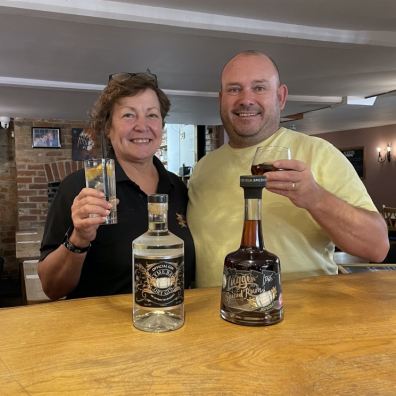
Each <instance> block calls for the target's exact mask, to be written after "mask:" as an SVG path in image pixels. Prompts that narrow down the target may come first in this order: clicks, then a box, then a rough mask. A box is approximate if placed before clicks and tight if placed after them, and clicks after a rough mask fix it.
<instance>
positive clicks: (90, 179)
mask: <svg viewBox="0 0 396 396" xmlns="http://www.w3.org/2000/svg"><path fill="white" fill-rule="evenodd" d="M84 170H85V185H86V187H88V188H94V189H95V190H98V191H102V192H103V193H104V195H105V199H106V201H108V202H110V203H111V209H110V213H109V214H108V216H107V217H106V220H105V223H104V224H116V223H117V197H116V177H115V164H114V160H113V159H111V158H99V159H88V160H85V161H84Z"/></svg>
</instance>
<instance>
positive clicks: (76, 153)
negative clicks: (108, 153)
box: [72, 128, 96, 161]
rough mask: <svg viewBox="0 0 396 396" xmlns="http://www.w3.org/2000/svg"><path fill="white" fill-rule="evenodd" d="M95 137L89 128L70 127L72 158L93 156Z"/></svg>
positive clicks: (74, 159) (80, 158) (89, 157)
mask: <svg viewBox="0 0 396 396" xmlns="http://www.w3.org/2000/svg"><path fill="white" fill-rule="evenodd" d="M95 146H96V144H95V139H94V138H93V132H92V131H91V130H90V129H89V128H72V160H73V161H84V160H86V159H92V158H95Z"/></svg>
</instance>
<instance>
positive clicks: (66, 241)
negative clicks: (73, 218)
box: [62, 228, 91, 253]
mask: <svg viewBox="0 0 396 396" xmlns="http://www.w3.org/2000/svg"><path fill="white" fill-rule="evenodd" d="M72 232H73V229H70V228H69V229H68V230H67V232H66V234H65V238H64V239H63V242H62V245H63V246H64V247H65V248H66V249H67V250H69V251H70V252H72V253H86V252H88V250H89V248H90V247H91V244H89V245H88V246H86V247H79V246H76V245H74V244H73V243H71V242H70V240H69V237H70V235H71V233H72Z"/></svg>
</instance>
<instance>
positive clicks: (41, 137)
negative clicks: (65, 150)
mask: <svg viewBox="0 0 396 396" xmlns="http://www.w3.org/2000/svg"><path fill="white" fill-rule="evenodd" d="M32 147H33V148H60V147H61V141H60V128H49V127H32Z"/></svg>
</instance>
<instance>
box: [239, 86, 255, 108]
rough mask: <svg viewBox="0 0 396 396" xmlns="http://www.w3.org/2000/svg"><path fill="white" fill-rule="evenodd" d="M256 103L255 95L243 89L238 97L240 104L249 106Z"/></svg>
mask: <svg viewBox="0 0 396 396" xmlns="http://www.w3.org/2000/svg"><path fill="white" fill-rule="evenodd" d="M254 103H255V95H254V93H253V92H252V90H250V89H242V90H241V91H240V93H239V95H238V104H239V105H241V106H249V105H252V104H254Z"/></svg>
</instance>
